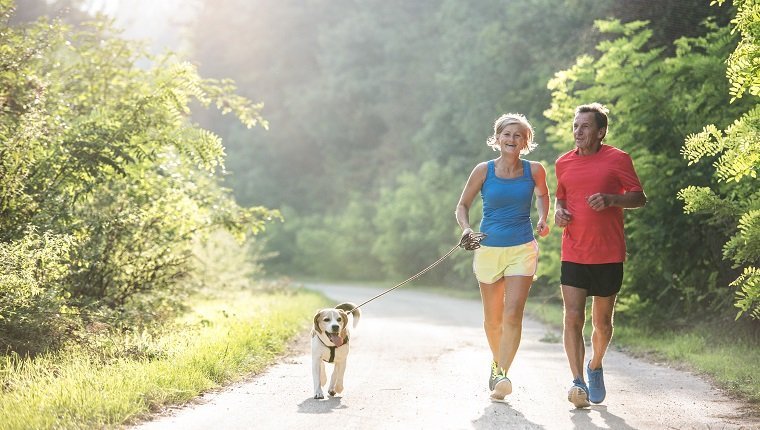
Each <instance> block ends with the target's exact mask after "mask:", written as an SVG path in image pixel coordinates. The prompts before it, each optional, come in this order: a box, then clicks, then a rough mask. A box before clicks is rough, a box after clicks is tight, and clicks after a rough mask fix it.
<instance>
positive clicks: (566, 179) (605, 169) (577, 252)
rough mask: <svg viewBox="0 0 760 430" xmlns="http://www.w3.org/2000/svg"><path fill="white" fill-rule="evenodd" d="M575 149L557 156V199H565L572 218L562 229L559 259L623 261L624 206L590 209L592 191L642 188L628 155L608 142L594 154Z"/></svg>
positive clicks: (625, 190) (578, 261)
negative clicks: (587, 201) (587, 200)
mask: <svg viewBox="0 0 760 430" xmlns="http://www.w3.org/2000/svg"><path fill="white" fill-rule="evenodd" d="M576 151H577V149H574V150H572V151H570V152H567V153H565V154H563V155H562V156H560V157H559V158H558V159H557V163H556V166H555V167H556V168H555V170H556V174H557V192H556V194H555V195H556V197H557V199H558V200H564V201H565V208H566V209H567V210H568V211H570V214H571V222H570V224H568V225H567V227H565V230H564V231H563V232H562V261H569V262H573V263H580V264H603V263H620V262H623V261H625V236H624V234H623V208H619V207H616V206H612V207H608V208H606V209H604V210H602V211H600V212H596V211H595V210H593V209H591V208H590V207H589V205H588V203H586V198H587V197H588V196H590V195H592V194H596V193H605V194H623V193H625V192H627V191H643V188H642V187H641V182H639V178H638V176H637V175H636V171H635V170H634V168H633V161H632V160H631V156H630V155H628V154H627V153H626V152H624V151H621V150H620V149H617V148H615V147H612V146H609V145H602V146H601V148H600V149H599V152H597V153H596V154H593V155H586V156H582V157H581V156H579V155H578V154H577V153H576Z"/></svg>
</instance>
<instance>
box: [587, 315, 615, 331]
mask: <svg viewBox="0 0 760 430" xmlns="http://www.w3.org/2000/svg"><path fill="white" fill-rule="evenodd" d="M592 324H593V325H594V330H595V331H597V332H599V333H600V334H603V335H611V334H612V330H613V329H614V327H613V324H612V316H610V317H609V318H607V317H604V318H594V320H593V321H592Z"/></svg>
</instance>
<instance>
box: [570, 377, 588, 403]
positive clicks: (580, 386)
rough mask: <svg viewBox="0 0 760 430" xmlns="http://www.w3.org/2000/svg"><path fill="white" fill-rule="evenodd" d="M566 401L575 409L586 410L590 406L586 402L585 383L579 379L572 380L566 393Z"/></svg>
mask: <svg viewBox="0 0 760 430" xmlns="http://www.w3.org/2000/svg"><path fill="white" fill-rule="evenodd" d="M567 400H569V401H570V403H572V404H573V405H575V407H576V408H586V407H589V406H591V403H589V402H588V387H587V386H586V383H585V382H583V380H581V379H580V378H577V379H574V380H573V386H572V387H570V391H568V392H567Z"/></svg>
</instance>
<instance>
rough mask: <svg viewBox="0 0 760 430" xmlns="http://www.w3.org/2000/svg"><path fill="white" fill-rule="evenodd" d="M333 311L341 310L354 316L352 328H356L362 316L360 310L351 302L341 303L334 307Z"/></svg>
mask: <svg viewBox="0 0 760 430" xmlns="http://www.w3.org/2000/svg"><path fill="white" fill-rule="evenodd" d="M335 309H342V310H344V311H346V312H350V313H351V315H353V316H354V327H356V325H357V324H359V318H361V316H362V311H361V309H356V305H355V304H353V303H351V302H345V303H341V304H339V305H338V306H335Z"/></svg>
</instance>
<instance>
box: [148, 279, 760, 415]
mask: <svg viewBox="0 0 760 430" xmlns="http://www.w3.org/2000/svg"><path fill="white" fill-rule="evenodd" d="M308 287H310V288H314V289H319V290H321V291H323V292H325V293H326V294H327V295H328V297H330V298H331V299H333V300H335V302H336V303H338V302H341V301H353V302H355V303H360V302H362V301H364V300H366V299H368V298H369V297H372V296H374V295H375V294H377V293H378V292H379V291H380V290H376V289H370V288H365V287H347V286H331V285H309V286H308ZM362 310H363V312H364V315H363V317H362V320H361V321H360V324H359V327H358V329H357V330H355V331H354V333H353V337H352V338H351V354H350V356H349V359H348V369H347V371H346V379H345V387H346V388H345V391H344V392H343V394H342V395H340V396H339V397H335V398H326V399H325V400H314V399H313V398H312V396H313V393H312V382H311V363H310V362H311V357H310V355H309V342H308V337H306V336H304V337H302V338H301V339H300V340H299V342H297V343H296V344H295V346H294V348H293V351H292V353H291V354H290V355H289V356H287V357H284V358H283V359H282V360H281V361H280V362H279V363H277V364H275V365H274V366H272V367H270V368H269V369H268V370H267V371H266V372H264V373H263V374H261V375H259V376H256V377H254V378H251V379H250V380H248V381H246V382H243V383H239V384H236V385H235V386H232V387H230V388H228V389H226V390H224V391H220V392H217V393H211V394H207V395H205V396H203V397H202V398H201V399H199V401H198V402H197V403H196V404H194V405H191V406H188V407H185V408H181V409H178V410H174V411H172V412H170V413H169V414H165V415H164V416H162V417H159V418H157V419H156V420H154V421H152V422H147V423H144V424H142V425H140V426H138V427H137V428H139V429H140V430H149V429H288V430H291V429H293V430H299V429H309V430H321V429H336V430H337V429H403V430H408V429H615V430H618V429H622V430H625V429H685V428H688V429H760V420H758V419H753V418H748V417H747V414H746V413H745V412H746V411H747V409H746V408H747V405H744V404H741V403H739V402H736V401H734V400H732V399H730V398H729V397H727V396H726V395H725V394H724V393H722V392H720V391H718V390H717V389H715V388H713V387H711V386H710V385H709V384H708V383H707V382H705V381H704V380H702V379H700V378H699V377H697V376H695V375H693V374H690V373H687V372H683V371H677V370H674V369H670V368H668V367H665V366H660V365H653V364H649V363H645V362H643V361H640V360H637V359H634V358H631V357H628V356H626V355H624V354H622V353H619V352H616V351H610V352H609V353H608V356H607V358H606V359H605V380H606V383H607V388H608V393H607V400H606V401H605V402H604V404H602V405H594V406H592V407H591V408H589V409H575V408H574V407H573V406H572V405H571V404H570V403H569V402H568V401H567V398H566V392H567V391H566V390H567V388H568V387H569V382H570V377H569V375H568V372H569V371H568V369H567V364H566V359H565V355H564V352H563V350H562V345H561V343H557V340H558V339H559V332H558V331H556V330H554V329H550V328H547V327H546V326H543V325H541V324H539V323H536V322H534V321H530V320H526V321H525V327H524V333H523V340H522V345H521V347H520V350H519V351H518V353H517V357H516V359H515V362H514V364H513V368H512V370H511V371H510V378H511V379H512V383H513V387H514V392H513V394H511V395H510V396H508V397H507V402H505V403H493V402H491V401H490V400H489V397H488V394H489V392H488V390H487V376H488V370H489V369H488V366H489V362H490V354H489V353H488V347H487V344H486V341H485V335H484V334H483V331H482V325H481V324H482V322H481V315H482V311H481V308H480V303H479V302H478V301H472V300H461V299H452V298H444V297H439V296H434V295H431V294H426V293H422V292H416V291H411V290H404V289H399V290H395V291H394V292H393V293H391V294H388V295H386V296H383V297H382V298H381V299H379V300H376V301H374V302H371V303H369V304H367V305H365V306H364V307H362ZM546 339H549V340H551V339H554V341H553V342H552V341H550V342H546V341H545V340H546ZM542 340H544V341H542ZM330 370H331V369H330V367H328V371H330ZM328 375H329V373H328Z"/></svg>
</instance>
